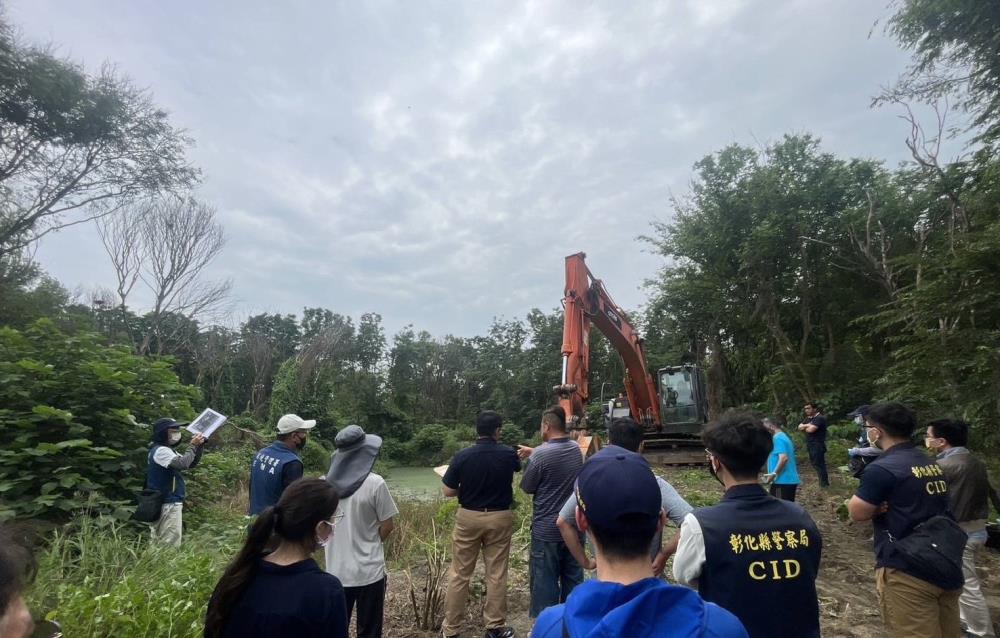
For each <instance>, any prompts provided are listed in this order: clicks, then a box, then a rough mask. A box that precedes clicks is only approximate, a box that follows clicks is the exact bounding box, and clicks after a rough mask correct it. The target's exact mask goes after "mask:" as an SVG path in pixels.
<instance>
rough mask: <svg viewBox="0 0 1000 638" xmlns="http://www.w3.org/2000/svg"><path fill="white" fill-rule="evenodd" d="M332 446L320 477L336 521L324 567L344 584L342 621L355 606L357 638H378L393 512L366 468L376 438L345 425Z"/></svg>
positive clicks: (374, 452)
mask: <svg viewBox="0 0 1000 638" xmlns="http://www.w3.org/2000/svg"><path fill="white" fill-rule="evenodd" d="M334 445H336V447H337V451H336V452H334V453H333V457H332V458H331V459H330V471H329V472H327V475H326V480H327V481H329V483H330V484H331V485H333V486H334V487H335V488H337V495H338V496H339V497H340V506H339V507H338V511H337V514H336V516H337V517H339V519H340V520H339V521H338V522H337V527H336V529H335V530H334V534H333V539H332V540H331V541H330V544H329V545H327V547H326V571H328V572H330V573H331V574H333V575H334V576H336V577H337V578H339V579H340V582H341V584H343V586H344V595H345V597H346V599H347V618H348V623H350V617H351V613H352V611H353V610H354V606H355V604H357V608H358V614H357V636H358V638H381V636H382V617H383V610H384V608H385V589H386V571H385V553H384V551H383V547H382V544H383V542H384V541H385V539H386V538H387V537H388V536H389V534H390V533H391V532H392V530H393V522H392V518H393V517H394V516H396V515H397V514H399V509H397V507H396V503H395V502H394V501H393V500H392V495H391V494H389V488H388V486H387V485H386V484H385V479H383V478H382V477H381V476H379V475H378V474H375V473H374V472H372V467H373V466H374V465H375V458H376V457H377V456H378V452H379V449H380V448H381V447H382V439H381V438H380V437H378V436H375V435H373V434H365V431H364V430H362V429H361V427H360V426H357V425H349V426H347V427H346V428H344V429H343V430H342V431H341V432H340V433H339V434H337V438H336V439H335V440H334Z"/></svg>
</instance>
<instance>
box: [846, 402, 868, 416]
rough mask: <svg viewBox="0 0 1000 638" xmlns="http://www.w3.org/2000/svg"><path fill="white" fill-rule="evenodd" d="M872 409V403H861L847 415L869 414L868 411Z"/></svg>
mask: <svg viewBox="0 0 1000 638" xmlns="http://www.w3.org/2000/svg"><path fill="white" fill-rule="evenodd" d="M871 409H872V406H870V405H859V406H858V407H856V408H854V412H849V413H848V414H847V416H867V415H868V411H869V410H871Z"/></svg>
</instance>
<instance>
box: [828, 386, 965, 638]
mask: <svg viewBox="0 0 1000 638" xmlns="http://www.w3.org/2000/svg"><path fill="white" fill-rule="evenodd" d="M865 427H866V433H867V437H868V442H869V443H871V444H872V445H874V446H876V447H878V448H879V449H881V450H882V455H881V456H879V457H878V458H877V459H876V460H874V461H872V462H871V463H869V464H868V465H867V466H866V467H865V471H864V473H862V474H861V485H859V486H858V491H857V493H856V494H855V495H854V496H853V497H852V498H851V500H850V501H849V502H848V504H847V511H848V513H849V514H850V516H851V518H852V519H853V520H855V521H872V526H873V528H874V532H875V568H876V569H875V586H876V590H877V593H878V598H879V606H880V607H881V612H882V623H883V624H884V625H885V629H886V632H887V635H888V636H890V638H910V637H914V638H915V637H918V636H919V637H921V638H924V637H926V638H951V637H952V636H960V635H961V625H960V622H959V612H958V598H959V595H960V594H961V593H962V578H961V574H960V573H959V575H958V576H959V577H958V580H957V581H956V582H954V583H951V582H930V581H929V580H927V578H928V577H927V576H924V575H923V574H922V572H921V565H914V564H911V563H909V562H908V561H907V560H906V559H905V557H904V556H903V555H902V554H900V553H899V552H897V551H896V550H895V548H894V547H893V543H894V542H896V541H897V540H900V539H903V538H905V537H906V536H908V535H909V534H910V533H911V532H912V531H913V530H914V528H916V526H917V525H919V524H920V523H923V522H924V521H926V520H928V519H930V518H932V517H934V516H938V515H941V514H944V513H945V512H947V510H948V482H947V480H946V479H945V476H944V471H943V470H942V469H941V467H940V466H939V465H938V464H937V463H935V462H934V460H933V459H930V458H928V457H927V455H926V454H924V453H923V452H921V451H920V450H918V449H916V447H915V446H914V445H913V443H912V442H911V441H910V438H911V437H912V436H913V432H914V431H915V430H916V428H917V418H916V416H915V415H914V414H913V411H912V410H910V409H909V408H907V407H906V406H905V405H903V404H901V403H895V402H890V403H878V404H876V405H873V406H872V407H871V408H870V409H869V410H868V414H867V415H866V416H865Z"/></svg>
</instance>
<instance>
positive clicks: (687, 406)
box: [553, 253, 708, 465]
mask: <svg viewBox="0 0 1000 638" xmlns="http://www.w3.org/2000/svg"><path fill="white" fill-rule="evenodd" d="M585 259H586V255H585V254H584V253H576V254H575V255H570V256H569V257H567V258H566V288H565V293H564V297H563V308H564V311H565V314H564V319H563V345H562V379H561V383H560V384H559V385H557V386H555V387H554V388H553V390H554V391H555V393H556V394H557V395H558V396H559V403H560V404H561V405H562V407H563V409H564V410H565V411H566V420H567V426H568V427H569V428H570V429H571V430H572V431H576V432H579V433H581V434H582V435H584V436H586V435H587V434H588V431H589V430H591V429H593V424H590V423H588V420H587V410H586V407H587V404H588V402H589V400H590V389H589V385H588V381H587V378H588V375H589V367H590V328H591V326H595V327H596V328H597V329H598V330H600V331H601V333H602V334H603V335H604V336H605V337H607V338H608V341H610V342H611V344H612V345H613V346H614V348H615V350H617V351H618V354H619V355H621V358H622V362H623V363H624V366H625V379H624V389H625V401H623V402H615V401H611V402H610V403H609V404H608V405H607V406H604V408H603V409H604V410H605V415H606V418H605V421H609V420H610V418H611V417H612V416H624V415H629V416H631V417H632V418H633V419H635V420H636V421H637V422H639V423H640V424H642V426H643V430H644V434H645V437H644V441H645V454H646V457H647V458H648V459H649V460H650V462H653V463H662V464H668V465H678V464H693V463H702V462H704V460H705V455H704V453H703V451H702V449H701V445H700V443H699V439H698V435H699V433H700V432H701V428H702V426H703V425H704V424H705V422H706V421H707V420H708V403H707V400H706V397H707V392H706V390H707V387H706V383H705V374H704V371H703V370H702V369H701V368H700V367H698V366H695V365H680V366H671V367H668V368H663V369H661V370H659V371H658V373H657V378H658V379H659V383H660V391H659V392H658V391H657V386H656V383H655V382H654V380H653V377H652V376H651V375H650V373H649V367H648V365H647V364H646V354H645V352H644V351H643V345H642V344H643V341H642V338H641V337H640V336H639V334H638V332H636V329H635V327H634V326H633V325H632V323H631V322H630V321H629V319H628V315H627V314H626V313H625V311H623V310H622V309H621V307H620V306H618V304H616V303H615V302H614V300H613V299H612V298H611V295H610V294H608V291H607V289H606V288H605V287H604V283H603V282H602V281H601V280H600V279H598V278H596V277H594V275H593V273H591V272H590V269H589V268H587V264H586V262H585ZM591 449H593V447H592V448H591Z"/></svg>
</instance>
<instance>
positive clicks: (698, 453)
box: [642, 433, 708, 467]
mask: <svg viewBox="0 0 1000 638" xmlns="http://www.w3.org/2000/svg"><path fill="white" fill-rule="evenodd" d="M642 455H643V456H644V457H646V460H647V461H648V462H649V464H650V465H654V466H656V465H660V466H663V465H665V466H669V467H683V466H705V465H708V459H707V458H706V457H705V447H704V446H703V445H702V443H701V440H700V439H698V438H695V437H681V436H676V435H673V436H671V435H663V434H653V433H647V434H646V437H645V439H644V446H643V452H642Z"/></svg>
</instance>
